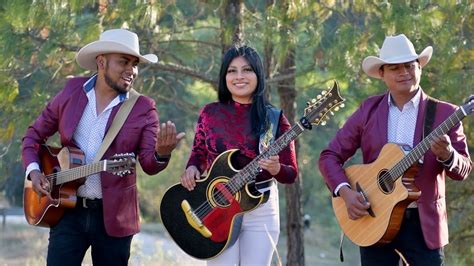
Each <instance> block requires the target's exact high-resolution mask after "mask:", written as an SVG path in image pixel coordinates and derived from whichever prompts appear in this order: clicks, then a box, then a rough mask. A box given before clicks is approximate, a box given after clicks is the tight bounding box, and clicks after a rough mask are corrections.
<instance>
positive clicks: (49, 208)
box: [23, 145, 135, 227]
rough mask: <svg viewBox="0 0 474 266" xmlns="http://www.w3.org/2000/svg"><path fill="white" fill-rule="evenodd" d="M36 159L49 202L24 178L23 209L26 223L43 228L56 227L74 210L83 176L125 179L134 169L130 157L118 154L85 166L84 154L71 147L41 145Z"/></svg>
mask: <svg viewBox="0 0 474 266" xmlns="http://www.w3.org/2000/svg"><path fill="white" fill-rule="evenodd" d="M39 157H40V165H41V168H42V172H43V174H44V175H45V176H46V179H47V180H48V182H49V192H50V195H51V198H52V199H50V198H49V197H48V196H46V195H43V196H39V195H38V194H37V193H36V192H35V191H33V185H32V182H31V180H29V179H28V178H27V177H25V184H24V189H23V208H24V212H25V218H26V220H27V221H28V223H29V224H31V225H37V226H42V227H52V226H54V225H56V224H57V223H58V222H59V220H60V219H61V217H62V216H63V214H64V211H65V209H67V208H74V207H75V206H76V201H77V197H76V191H77V188H78V187H79V186H80V185H81V184H83V183H84V181H85V177H86V176H89V175H92V174H97V173H100V172H103V171H106V172H109V173H113V174H116V175H118V176H124V175H126V174H129V173H130V171H131V170H132V169H133V167H134V165H135V155H134V154H133V153H126V154H117V155H114V156H113V157H111V158H109V159H107V160H102V161H99V162H94V163H92V164H88V165H84V162H85V155H84V153H83V152H82V151H81V150H80V149H77V148H74V147H63V148H57V147H50V146H48V145H41V148H40V152H39Z"/></svg>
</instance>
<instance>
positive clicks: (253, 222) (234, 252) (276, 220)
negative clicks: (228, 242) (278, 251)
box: [207, 184, 280, 266]
mask: <svg viewBox="0 0 474 266" xmlns="http://www.w3.org/2000/svg"><path fill="white" fill-rule="evenodd" d="M278 204H279V203H278V186H277V185H276V184H274V185H273V186H271V188H270V198H269V199H268V201H267V202H266V203H265V204H262V205H260V206H259V207H258V208H257V209H255V210H253V211H251V212H247V213H245V214H244V217H243V221H242V229H241V231H240V234H239V238H238V239H237V241H236V242H235V243H234V245H232V246H231V247H229V248H227V249H226V250H225V251H224V252H222V254H220V255H219V256H217V257H215V258H213V259H210V260H208V261H207V265H210V266H230V265H232V266H238V265H242V266H243V265H259V266H260V265H261V266H266V265H270V263H271V261H272V256H273V252H274V251H275V250H274V245H275V247H276V244H277V243H278V236H279V235H280V208H279V205H278ZM270 238H271V240H270ZM272 242H273V244H272Z"/></svg>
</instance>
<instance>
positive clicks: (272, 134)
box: [258, 106, 283, 153]
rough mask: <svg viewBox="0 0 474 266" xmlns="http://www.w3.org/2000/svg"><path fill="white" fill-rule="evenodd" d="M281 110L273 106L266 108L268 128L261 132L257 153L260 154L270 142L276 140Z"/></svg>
mask: <svg viewBox="0 0 474 266" xmlns="http://www.w3.org/2000/svg"><path fill="white" fill-rule="evenodd" d="M282 113H283V112H282V110H280V109H278V108H275V107H273V106H268V107H267V118H268V120H269V122H270V128H269V129H268V130H267V131H265V132H263V133H262V134H261V135H260V140H259V145H258V148H259V152H260V153H262V152H263V150H264V149H265V148H266V147H268V145H270V144H271V143H272V142H274V141H275V140H276V135H277V133H278V127H279V126H280V116H281V114H282Z"/></svg>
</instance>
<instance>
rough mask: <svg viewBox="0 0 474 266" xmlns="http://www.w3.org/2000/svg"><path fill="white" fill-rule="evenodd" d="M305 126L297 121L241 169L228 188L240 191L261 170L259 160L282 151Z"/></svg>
mask: <svg viewBox="0 0 474 266" xmlns="http://www.w3.org/2000/svg"><path fill="white" fill-rule="evenodd" d="M304 130H305V128H304V127H303V126H302V125H301V124H300V122H297V123H296V124H295V125H294V126H293V127H291V129H290V130H288V131H287V132H285V133H284V134H283V135H281V136H280V137H279V138H278V139H277V140H276V141H275V142H273V143H272V144H270V146H268V149H266V150H265V151H264V152H262V153H261V154H259V155H257V156H256V157H255V158H254V159H253V160H252V161H251V162H250V163H249V164H247V165H246V166H245V167H244V168H243V169H242V170H240V171H239V173H237V174H236V175H235V176H234V177H233V178H232V179H231V180H230V181H229V183H228V189H229V190H230V191H231V192H232V193H236V192H237V191H239V190H240V189H241V188H242V187H243V186H245V184H247V183H248V182H250V181H252V180H254V179H255V177H256V176H257V175H258V174H259V173H260V172H261V168H260V166H259V164H258V161H259V160H260V159H263V158H268V157H270V156H273V155H277V154H278V153H280V152H281V151H282V150H283V149H284V148H285V147H286V146H288V144H290V142H292V141H293V140H295V139H296V138H297V137H298V136H299V135H300V134H301V133H303V131H304Z"/></svg>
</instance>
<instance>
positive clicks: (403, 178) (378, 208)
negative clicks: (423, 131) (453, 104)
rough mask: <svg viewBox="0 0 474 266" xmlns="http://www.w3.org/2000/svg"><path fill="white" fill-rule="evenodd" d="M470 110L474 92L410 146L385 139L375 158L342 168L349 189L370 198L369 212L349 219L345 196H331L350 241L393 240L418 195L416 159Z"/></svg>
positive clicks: (473, 108) (379, 242) (366, 243)
mask: <svg viewBox="0 0 474 266" xmlns="http://www.w3.org/2000/svg"><path fill="white" fill-rule="evenodd" d="M473 112H474V95H473V96H471V97H470V98H469V100H468V102H467V103H466V104H464V105H463V106H460V107H459V108H458V109H457V110H456V111H455V112H454V113H453V114H452V115H450V116H449V117H448V118H447V119H446V120H445V121H444V122H443V123H441V124H440V125H439V126H438V127H436V129H434V130H433V131H432V132H431V133H430V134H429V135H428V136H426V137H425V138H424V139H423V140H422V141H421V142H420V143H418V144H417V145H416V146H415V147H414V148H413V149H411V148H410V147H409V146H403V145H397V144H393V143H387V144H385V146H384V147H382V150H381V151H380V154H379V156H378V157H377V159H376V160H375V161H374V162H372V163H370V164H361V165H352V166H349V167H347V168H346V169H345V174H346V175H347V177H348V179H349V183H350V185H351V187H352V189H354V190H356V191H357V192H359V193H361V194H362V195H363V196H364V198H365V199H366V201H368V202H370V209H369V210H368V211H369V215H367V216H364V217H362V218H360V219H357V220H351V219H350V218H349V216H348V214H347V208H346V205H345V202H344V200H343V199H342V198H341V197H333V198H332V205H333V210H334V213H335V215H336V218H337V221H338V222H339V225H340V227H341V229H342V231H343V232H344V234H345V235H346V236H347V237H348V238H349V239H350V240H351V241H352V242H353V243H355V244H357V245H358V246H363V247H366V246H371V245H374V244H377V245H383V244H387V243H389V242H391V241H392V240H393V238H394V237H395V236H396V235H397V233H398V231H399V229H400V226H401V223H402V219H403V215H404V213H405V209H406V208H407V207H408V205H409V204H410V203H411V202H413V201H415V200H417V199H418V198H419V196H420V195H421V192H420V191H419V190H418V188H417V187H416V186H415V183H414V181H415V180H414V177H415V175H416V173H417V170H418V168H417V162H418V160H419V159H420V158H421V157H422V156H423V155H424V154H425V153H426V152H427V151H428V150H429V149H430V147H431V145H430V143H431V142H432V141H433V139H434V138H436V137H438V136H442V135H444V134H446V133H447V132H448V131H449V130H450V129H451V128H452V127H454V126H455V125H457V124H458V123H459V122H460V121H461V120H462V119H463V118H464V117H466V116H467V115H471V114H472V113H473Z"/></svg>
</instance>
